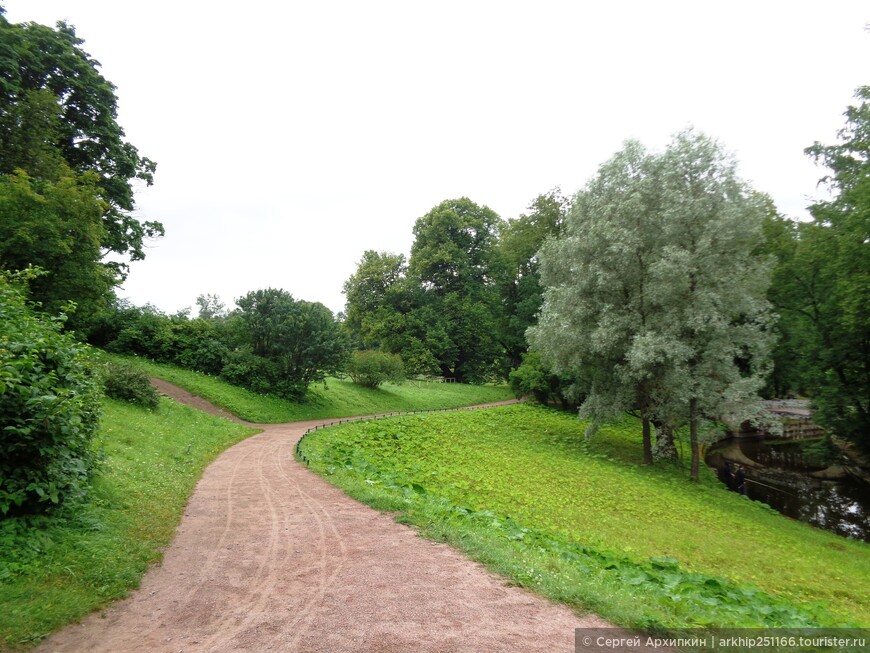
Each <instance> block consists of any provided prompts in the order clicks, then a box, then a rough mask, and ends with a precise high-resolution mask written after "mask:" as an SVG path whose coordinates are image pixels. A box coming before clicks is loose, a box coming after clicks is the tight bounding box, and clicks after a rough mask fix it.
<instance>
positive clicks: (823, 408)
mask: <svg viewBox="0 0 870 653" xmlns="http://www.w3.org/2000/svg"><path fill="white" fill-rule="evenodd" d="M856 96H857V98H858V99H859V100H860V103H859V104H858V105H857V106H850V107H849V108H848V109H847V110H846V113H845V116H846V126H845V127H844V128H843V129H842V130H841V131H840V132H839V141H840V142H839V143H837V144H836V145H823V144H821V143H815V144H814V145H813V146H811V147H809V148H807V154H809V155H810V156H812V157H813V158H814V159H815V160H816V161H817V162H818V163H821V164H823V165H825V166H826V167H827V168H828V169H829V170H830V171H831V174H830V175H828V176H826V177H825V178H824V179H823V180H822V181H823V182H824V183H827V184H828V185H829V187H830V189H831V191H832V192H833V198H832V199H831V200H828V201H820V202H817V203H815V204H813V205H812V206H811V207H810V212H811V213H812V216H813V221H812V222H811V223H805V224H801V225H800V226H799V227H798V230H799V231H798V239H797V247H796V249H795V252H794V257H793V259H792V260H791V261H790V262H788V264H787V271H786V275H785V281H786V283H784V284H783V285H784V291H785V292H786V293H787V300H786V302H785V303H786V305H787V306H788V307H789V308H790V309H791V310H792V311H793V312H794V313H795V314H796V315H797V316H798V317H799V320H800V321H799V325H800V326H801V327H803V328H805V329H806V330H807V332H808V333H809V336H810V337H809V338H807V339H806V341H805V347H806V352H805V353H806V355H807V357H808V363H809V367H810V379H809V385H810V388H809V389H810V391H811V392H812V398H813V401H814V404H815V407H816V409H817V413H816V417H817V419H819V421H820V422H821V423H823V424H824V425H826V426H828V427H829V428H831V429H832V430H834V431H835V432H838V433H840V434H842V435H845V436H847V437H849V438H851V439H852V440H854V441H855V442H857V443H858V444H860V445H861V446H862V447H863V448H865V449H866V450H868V451H870V87H868V86H864V87H862V88H860V89H858V91H857V94H856Z"/></svg>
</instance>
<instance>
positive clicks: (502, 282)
mask: <svg viewBox="0 0 870 653" xmlns="http://www.w3.org/2000/svg"><path fill="white" fill-rule="evenodd" d="M570 206H571V200H570V199H569V198H566V197H563V196H562V192H561V190H560V189H559V188H554V189H553V190H551V191H549V192H547V193H544V194H542V195H538V197H536V198H535V200H534V201H533V202H532V203H531V204H530V205H529V207H528V209H529V213H528V214H522V215H520V216H519V217H518V218H517V219H515V220H509V221H508V222H506V223H502V229H501V233H500V235H499V242H498V253H499V255H500V264H501V270H500V278H499V280H498V289H499V294H500V296H501V311H500V313H499V316H498V317H499V340H500V342H501V344H502V347H504V350H505V354H506V355H507V363H508V365H509V366H510V368H512V369H513V368H516V367H518V366H519V365H520V363H521V362H522V361H523V355H524V354H525V352H526V350H527V349H528V344H527V342H526V331H527V330H528V328H529V327H530V326H532V325H533V324H535V323H536V321H537V315H538V311H539V310H540V308H541V304H542V303H543V301H544V300H543V288H542V287H541V283H540V272H539V269H538V268H539V264H538V256H537V255H538V251H539V250H540V249H541V247H542V246H543V244H544V242H545V241H546V240H547V239H548V238H555V237H557V236H559V235H561V233H562V231H563V229H564V224H565V217H566V215H567V212H568V210H569V208H570Z"/></svg>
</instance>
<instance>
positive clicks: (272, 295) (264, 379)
mask: <svg viewBox="0 0 870 653" xmlns="http://www.w3.org/2000/svg"><path fill="white" fill-rule="evenodd" d="M236 304H237V305H238V310H237V311H236V313H235V316H234V317H235V319H236V320H237V322H238V324H239V329H238V339H239V343H238V344H239V345H240V347H239V349H238V350H237V352H236V356H235V357H234V358H233V357H231V358H230V361H229V362H228V364H227V365H226V366H225V367H224V369H223V371H222V374H223V375H224V376H226V377H228V378H229V379H230V380H234V381H236V382H240V383H241V384H243V385H248V386H249V387H252V389H254V390H260V391H270V392H275V393H277V394H281V395H283V396H286V397H289V398H298V397H301V396H303V395H304V394H305V392H306V391H307V389H308V386H309V385H310V384H312V383H314V382H316V381H322V380H324V379H325V378H326V376H327V375H329V374H333V373H336V372H339V371H341V370H342V368H343V367H344V364H345V362H346V360H347V354H348V351H347V349H348V348H347V340H346V337H345V335H344V333H343V332H342V330H341V328H340V326H339V324H338V322H337V321H336V320H335V316H333V314H332V311H330V310H329V309H328V308H327V307H326V306H324V305H323V304H321V303H319V302H307V301H303V300H296V299H294V298H293V296H292V295H291V294H290V293H288V292H286V291H284V290H278V289H274V288H268V289H265V290H256V291H252V292H249V293H248V294H247V295H245V296H244V297H241V298H240V299H238V300H236Z"/></svg>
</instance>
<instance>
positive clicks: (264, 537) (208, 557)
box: [38, 382, 608, 653]
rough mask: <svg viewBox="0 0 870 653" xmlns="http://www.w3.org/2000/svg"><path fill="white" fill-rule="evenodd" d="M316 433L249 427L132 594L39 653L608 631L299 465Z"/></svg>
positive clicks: (523, 647)
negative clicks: (299, 451)
mask: <svg viewBox="0 0 870 653" xmlns="http://www.w3.org/2000/svg"><path fill="white" fill-rule="evenodd" d="M159 389H160V390H161V391H162V392H164V393H165V394H168V395H170V396H171V397H173V398H176V399H178V400H180V401H184V402H186V403H191V404H193V405H194V406H196V407H197V408H200V409H203V410H207V411H209V412H213V413H217V414H223V415H224V416H225V417H231V416H229V415H228V414H227V413H225V412H223V411H220V409H218V408H216V407H215V406H212V405H210V404H208V403H207V402H205V401H204V400H202V399H201V398H198V397H193V396H192V395H190V394H189V393H187V392H185V391H184V390H181V389H180V388H177V387H175V386H171V385H170V384H167V383H165V382H160V383H159ZM236 421H239V420H236ZM322 423H323V420H320V421H311V422H295V423H292V424H278V425H257V426H258V427H259V428H262V429H263V431H262V433H260V434H258V435H255V436H252V437H250V438H248V439H247V440H244V441H243V442H240V443H239V444H237V445H235V446H233V447H231V448H230V449H228V450H227V451H226V452H224V453H223V454H222V455H221V456H220V457H219V458H218V459H217V460H215V462H213V463H212V464H211V465H210V466H209V467H208V468H207V469H206V471H205V473H204V475H203V477H202V479H201V480H200V482H199V484H198V485H197V487H196V489H195V491H194V493H193V495H192V497H191V498H190V501H189V503H188V505H187V508H186V509H185V512H184V516H183V518H182V521H181V524H180V526H179V528H178V530H177V532H176V535H175V538H174V540H173V541H172V543H171V545H170V546H169V548H168V549H167V550H166V551H165V553H164V556H163V561H162V563H161V564H159V565H155V566H154V567H152V568H151V569H150V570H149V571H148V573H147V574H146V575H145V577H144V578H143V581H142V584H141V587H140V588H139V589H138V590H136V591H135V592H133V593H132V594H131V595H130V597H129V598H127V599H124V600H122V601H118V602H116V603H114V604H113V605H112V606H110V607H109V608H108V609H106V610H105V611H103V612H101V613H94V614H92V615H90V616H89V617H87V618H85V619H84V620H83V621H82V622H81V623H80V624H75V625H71V626H68V627H66V628H64V629H62V630H61V631H59V632H57V633H56V634H54V635H53V636H52V637H50V638H49V639H47V640H46V641H45V642H43V643H42V645H41V646H40V647H39V649H38V650H40V651H64V652H65V651H69V652H75V653H80V652H85V651H88V652H96V651H105V652H111V653H119V652H124V653H130V652H136V651H142V652H148V653H158V652H166V653H170V652H172V653H175V652H185V653H187V652H195V651H209V652H214V653H220V652H231V651H232V652H235V651H256V652H260V651H329V652H330V653H336V652H341V651H348V652H350V651H353V652H359V651H371V652H387V651H396V652H399V651H402V652H405V651H474V652H488V651H546V652H547V653H550V652H553V651H573V650H574V629H575V628H580V627H606V626H607V625H608V624H607V623H606V622H604V621H603V620H601V619H600V618H598V617H596V616H594V615H590V616H587V617H584V618H580V617H578V616H577V615H575V614H574V613H573V612H572V611H571V610H570V609H568V608H567V607H564V606H560V605H556V604H553V603H551V602H549V601H547V600H545V599H543V598H540V597H537V596H535V595H533V594H530V593H528V592H526V591H525V590H522V589H520V588H517V587H509V586H507V585H506V582H505V580H504V579H502V578H499V577H497V576H495V575H493V574H491V573H489V572H488V571H486V570H485V569H484V568H483V567H482V566H481V565H479V564H477V563H474V562H472V561H470V560H468V559H467V558H465V557H464V556H462V555H461V554H459V553H458V552H456V551H455V550H453V549H452V548H451V547H449V546H447V545H444V544H438V543H433V542H430V541H428V540H426V539H423V538H421V537H419V536H418V535H417V533H416V532H415V531H414V530H413V529H411V528H409V527H407V526H403V525H401V524H397V523H396V522H395V521H393V519H392V518H391V517H390V516H389V515H385V514H381V513H379V512H377V511H375V510H373V509H371V508H369V507H367V506H365V505H362V504H360V503H358V502H357V501H355V500H353V499H351V498H349V497H348V496H347V495H345V494H344V493H343V492H341V490H338V489H337V488H335V487H333V486H331V485H329V484H328V483H327V482H325V481H324V480H322V479H321V478H320V477H319V476H317V475H316V474H314V473H312V472H310V471H309V470H308V469H306V468H305V467H304V466H303V465H300V464H299V463H297V462H296V461H295V460H294V458H293V448H294V446H295V444H296V442H297V441H298V440H299V438H301V437H302V435H303V434H304V433H305V431H306V430H307V429H308V428H310V427H312V426H315V425H317V424H322Z"/></svg>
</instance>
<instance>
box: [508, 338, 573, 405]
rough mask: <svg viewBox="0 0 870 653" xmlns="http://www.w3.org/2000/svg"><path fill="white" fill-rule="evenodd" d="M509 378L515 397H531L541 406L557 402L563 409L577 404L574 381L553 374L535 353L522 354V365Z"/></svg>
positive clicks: (567, 377) (565, 376)
mask: <svg viewBox="0 0 870 653" xmlns="http://www.w3.org/2000/svg"><path fill="white" fill-rule="evenodd" d="M509 378H510V386H511V390H513V392H514V394H515V395H516V396H517V397H527V396H529V395H531V396H532V397H534V398H535V400H536V401H538V402H540V403H542V404H549V403H552V402H559V403H560V404H561V406H562V408H565V409H567V408H569V407H571V406H576V405H577V404H578V403H579V401H578V399H579V397H578V394H577V392H576V390H575V388H574V384H575V381H574V379H572V378H571V377H569V376H567V375H558V374H553V372H552V371H550V368H549V367H547V366H546V365H544V363H543V362H542V361H541V355H540V354H539V353H538V352H536V351H530V352H528V353H526V354H524V355H523V363H522V365H520V366H519V367H518V368H517V369H515V370H513V371H512V372H511V373H510V377H509Z"/></svg>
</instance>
